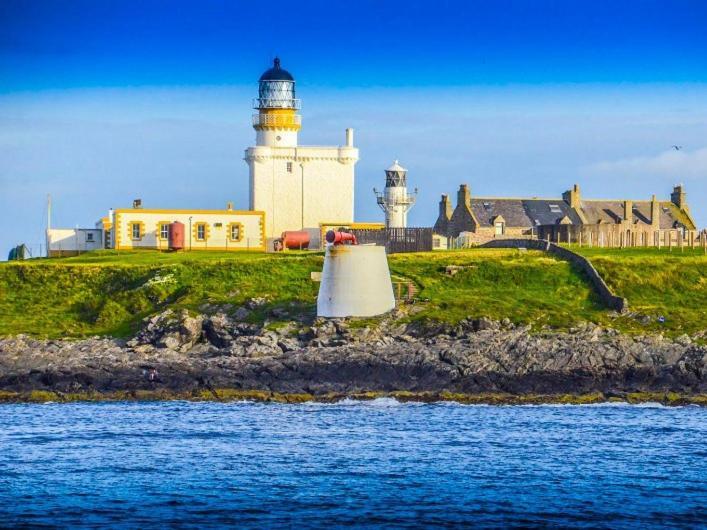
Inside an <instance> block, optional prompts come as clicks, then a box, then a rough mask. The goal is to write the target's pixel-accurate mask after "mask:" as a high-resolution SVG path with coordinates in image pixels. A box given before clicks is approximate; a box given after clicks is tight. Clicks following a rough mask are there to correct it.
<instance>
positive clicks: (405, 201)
mask: <svg viewBox="0 0 707 530" xmlns="http://www.w3.org/2000/svg"><path fill="white" fill-rule="evenodd" d="M374 193H375V194H376V202H377V203H378V204H379V205H380V206H385V205H387V204H396V205H399V206H412V205H413V204H415V196H414V195H403V196H402V197H395V199H393V200H392V201H391V200H390V199H388V198H387V197H386V196H385V195H384V194H382V193H380V192H378V191H375V190H374Z"/></svg>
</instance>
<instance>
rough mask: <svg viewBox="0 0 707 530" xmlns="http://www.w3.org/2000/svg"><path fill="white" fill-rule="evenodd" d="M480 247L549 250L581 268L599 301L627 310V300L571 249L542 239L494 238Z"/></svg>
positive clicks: (582, 257)
mask: <svg viewBox="0 0 707 530" xmlns="http://www.w3.org/2000/svg"><path fill="white" fill-rule="evenodd" d="M480 247H481V248H530V249H533V250H542V251H543V252H549V253H550V254H554V255H555V256H557V257H559V258H561V259H563V260H565V261H569V262H570V263H572V264H573V265H575V266H577V267H578V268H579V269H580V270H582V271H583V272H584V273H585V274H586V275H587V277H588V278H589V281H590V282H591V283H592V286H593V287H594V290H595V291H596V292H597V294H598V295H599V298H600V299H601V301H602V302H603V303H604V304H605V305H606V306H607V307H610V308H611V309H615V310H616V311H618V312H619V313H624V312H626V311H628V300H626V299H625V298H622V297H620V296H616V295H615V294H614V293H613V292H612V291H611V289H609V286H608V285H606V282H605V281H604V279H603V278H602V277H601V276H600V275H599V273H598V272H597V270H596V269H595V268H594V265H592V264H591V262H590V261H589V260H588V259H587V258H585V257H584V256H580V255H579V254H576V253H575V252H572V251H571V250H568V249H566V248H563V247H561V246H559V245H556V244H555V243H551V242H550V241H543V240H538V239H496V240H493V241H489V242H488V243H485V244H483V245H480Z"/></svg>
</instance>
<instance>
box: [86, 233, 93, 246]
mask: <svg viewBox="0 0 707 530" xmlns="http://www.w3.org/2000/svg"><path fill="white" fill-rule="evenodd" d="M86 243H93V232H86Z"/></svg>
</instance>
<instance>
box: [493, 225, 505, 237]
mask: <svg viewBox="0 0 707 530" xmlns="http://www.w3.org/2000/svg"><path fill="white" fill-rule="evenodd" d="M494 226H495V227H496V235H497V236H502V235H503V223H502V222H498V223H496V224H495V225H494Z"/></svg>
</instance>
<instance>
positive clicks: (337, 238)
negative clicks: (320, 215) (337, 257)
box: [326, 230, 358, 245]
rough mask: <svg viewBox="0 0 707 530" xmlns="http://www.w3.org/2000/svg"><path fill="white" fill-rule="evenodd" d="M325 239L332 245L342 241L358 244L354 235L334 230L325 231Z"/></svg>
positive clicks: (341, 243) (342, 242) (339, 243)
mask: <svg viewBox="0 0 707 530" xmlns="http://www.w3.org/2000/svg"><path fill="white" fill-rule="evenodd" d="M326 241H327V243H331V244H333V245H343V244H344V243H350V244H352V245H358V241H356V236H355V235H353V234H349V233H348V232H335V231H334V230H329V231H328V232H327V233H326Z"/></svg>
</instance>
